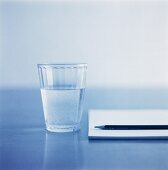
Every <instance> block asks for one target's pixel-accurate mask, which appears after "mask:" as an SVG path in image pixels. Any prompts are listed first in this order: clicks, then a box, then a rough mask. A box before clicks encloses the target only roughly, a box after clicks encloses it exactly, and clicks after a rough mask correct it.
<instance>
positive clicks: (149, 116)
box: [88, 110, 168, 139]
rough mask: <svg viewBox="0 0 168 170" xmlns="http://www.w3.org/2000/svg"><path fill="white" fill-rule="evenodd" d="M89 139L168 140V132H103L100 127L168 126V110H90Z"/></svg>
mask: <svg viewBox="0 0 168 170" xmlns="http://www.w3.org/2000/svg"><path fill="white" fill-rule="evenodd" d="M88 114H89V115H88V119H89V120H88V121H89V128H88V136H89V139H120V138H126V139H130V138H131V139H132V138H135V139H137V138H146V139H148V138H149V139H150V138H163V139H165V138H167V139H168V130H101V129H96V128H94V127H95V126H99V125H107V124H109V125H168V110H90V111H89V113H88Z"/></svg>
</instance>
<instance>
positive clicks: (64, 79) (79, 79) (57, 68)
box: [38, 63, 87, 89]
mask: <svg viewBox="0 0 168 170" xmlns="http://www.w3.org/2000/svg"><path fill="white" fill-rule="evenodd" d="M86 68H87V64H85V63H84V64H38V71H39V78H40V86H41V88H43V89H81V88H84V87H85V80H86Z"/></svg>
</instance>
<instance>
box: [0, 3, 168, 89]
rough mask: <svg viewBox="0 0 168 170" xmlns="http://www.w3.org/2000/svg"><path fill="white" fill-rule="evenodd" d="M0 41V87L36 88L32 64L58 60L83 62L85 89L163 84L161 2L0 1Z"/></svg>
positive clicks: (166, 21) (166, 62) (167, 9)
mask: <svg viewBox="0 0 168 170" xmlns="http://www.w3.org/2000/svg"><path fill="white" fill-rule="evenodd" d="M0 37H1V38H0V52H1V53H0V54H1V55H0V61H1V62H0V87H38V75H37V68H36V64H37V63H57V62H62V63H64V62H86V63H88V68H89V69H88V74H87V85H88V87H90V86H92V87H97V86H98V87H131V88H134V87H135V88H137V87H141V88H146V87H159V88H162V87H167V85H168V74H167V72H168V71H167V66H168V48H167V47H168V2H167V1H164V0H163V1H159V0H158V1H148V0H146V1H134V0H133V1H127V0H125V1H123V0H121V1H120V0H119V1H117V0H112V1H106V2H104V1H97V2H96V1H41V0H40V1H15V0H14V1H5V0H4V1H1V2H0ZM97 75H99V76H98V77H97Z"/></svg>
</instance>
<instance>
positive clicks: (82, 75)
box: [38, 63, 87, 132]
mask: <svg viewBox="0 0 168 170" xmlns="http://www.w3.org/2000/svg"><path fill="white" fill-rule="evenodd" d="M86 69H87V64H86V63H77V64H38V72H39V78H40V86H41V97H42V103H43V111H44V117H45V123H46V128H47V130H48V131H52V132H72V131H77V130H79V129H80V121H81V117H82V111H83V100H84V93H85V81H86Z"/></svg>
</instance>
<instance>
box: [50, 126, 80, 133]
mask: <svg viewBox="0 0 168 170" xmlns="http://www.w3.org/2000/svg"><path fill="white" fill-rule="evenodd" d="M47 130H48V131H50V132H76V131H79V130H80V125H79V124H77V125H71V126H69V125H68V126H67V125H47Z"/></svg>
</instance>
